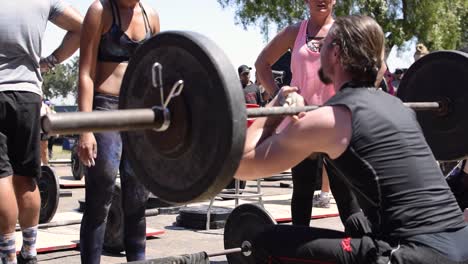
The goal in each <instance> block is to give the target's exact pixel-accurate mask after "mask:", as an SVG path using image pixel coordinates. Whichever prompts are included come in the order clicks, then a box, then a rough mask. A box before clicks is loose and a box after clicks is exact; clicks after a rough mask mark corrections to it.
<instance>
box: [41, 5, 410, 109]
mask: <svg viewBox="0 0 468 264" xmlns="http://www.w3.org/2000/svg"><path fill="white" fill-rule="evenodd" d="M65 1H66V2H68V3H70V4H71V5H73V6H74V7H75V8H76V9H77V10H78V11H79V12H80V13H81V14H82V15H83V16H84V15H85V14H86V11H87V9H88V7H89V5H90V4H91V3H92V2H93V1H92V0H65ZM144 1H145V3H147V4H149V5H150V6H151V7H153V8H154V9H155V10H156V11H157V12H158V13H159V17H160V23H161V31H165V30H189V31H195V32H198V33H201V34H203V35H205V36H207V37H208V38H210V39H211V40H213V41H214V42H215V43H216V44H218V46H220V47H221V49H222V50H223V51H224V52H225V53H226V55H227V56H228V58H229V59H230V61H231V62H232V64H233V66H234V67H235V68H237V67H238V66H239V65H241V64H246V65H249V66H253V65H254V62H255V60H256V58H257V56H258V54H259V53H260V51H261V50H262V49H263V47H264V46H265V45H266V43H265V41H264V37H263V35H262V34H261V33H260V29H259V28H257V27H254V26H252V27H249V28H247V29H244V28H243V26H242V25H240V24H236V23H235V9H234V8H227V9H223V8H221V6H220V4H219V3H218V2H217V1H216V0H144ZM64 34H65V32H64V31H63V30H61V29H59V28H57V27H56V26H55V25H53V24H52V23H49V24H48V26H47V29H46V32H45V34H44V38H43V44H42V55H43V56H47V55H49V54H50V53H51V52H53V51H54V49H56V48H57V47H58V45H59V44H60V42H61V40H62V38H63V36H64ZM411 44H412V43H411ZM414 46H415V45H409V46H408V48H407V49H406V52H403V53H402V52H397V50H396V49H392V52H391V53H390V55H389V59H388V61H387V62H388V64H389V67H390V70H391V71H394V69H395V68H405V67H408V66H409V65H410V64H411V63H412V54H413V53H414ZM75 55H78V52H77V53H76V54H75ZM252 76H253V75H252ZM58 101H62V100H61V99H59V100H58ZM68 101H70V100H66V102H68ZM57 103H59V102H57Z"/></svg>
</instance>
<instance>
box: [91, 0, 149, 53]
mask: <svg viewBox="0 0 468 264" xmlns="http://www.w3.org/2000/svg"><path fill="white" fill-rule="evenodd" d="M109 2H110V4H111V10H112V26H111V28H110V29H109V31H107V32H106V33H104V34H103V35H102V36H101V41H100V42H99V49H98V61H106V62H127V61H128V60H129V59H130V57H131V56H132V55H133V53H134V52H135V50H136V48H138V46H139V45H141V44H142V43H143V42H145V41H146V40H148V39H149V38H151V35H152V34H151V28H150V25H149V21H148V16H147V15H146V11H145V9H144V8H143V5H142V4H141V3H140V8H141V10H142V12H143V20H144V24H145V30H146V35H145V37H144V38H143V39H142V40H140V41H134V40H132V39H131V38H129V37H128V36H127V34H125V32H124V31H123V30H122V29H121V28H120V26H121V20H120V12H119V8H118V7H117V4H116V3H114V0H109ZM114 9H115V11H114ZM116 14H117V15H116ZM116 17H117V20H118V23H116V19H115V18H116Z"/></svg>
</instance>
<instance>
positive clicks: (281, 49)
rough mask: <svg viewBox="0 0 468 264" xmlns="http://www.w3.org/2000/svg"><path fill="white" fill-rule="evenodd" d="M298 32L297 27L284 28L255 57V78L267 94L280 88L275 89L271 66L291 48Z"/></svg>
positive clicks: (273, 92)
mask: <svg viewBox="0 0 468 264" xmlns="http://www.w3.org/2000/svg"><path fill="white" fill-rule="evenodd" d="M298 30H299V25H292V26H289V27H286V28H285V29H283V30H282V31H280V32H279V33H278V35H276V36H275V37H274V38H273V40H271V41H270V43H268V44H267V45H266V46H265V48H264V49H263V50H262V51H261V52H260V54H259V55H258V57H257V60H256V62H255V70H256V72H257V77H258V79H259V80H260V83H261V84H262V85H263V87H265V90H266V91H267V92H268V93H269V94H275V92H276V91H277V90H278V88H280V87H277V85H276V83H275V80H274V79H273V74H272V72H271V66H272V65H273V64H274V63H275V62H276V61H277V60H278V59H279V58H281V56H282V55H283V54H284V53H285V52H287V51H288V49H292V48H293V46H294V42H295V40H296V36H297V32H298Z"/></svg>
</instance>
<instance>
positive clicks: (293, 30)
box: [282, 22, 301, 43]
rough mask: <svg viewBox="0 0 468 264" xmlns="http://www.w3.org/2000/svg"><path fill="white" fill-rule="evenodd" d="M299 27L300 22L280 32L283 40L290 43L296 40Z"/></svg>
mask: <svg viewBox="0 0 468 264" xmlns="http://www.w3.org/2000/svg"><path fill="white" fill-rule="evenodd" d="M300 27H301V22H298V23H295V24H292V25H289V26H287V27H285V28H284V29H283V30H282V33H283V35H284V38H287V39H288V40H290V41H293V43H294V41H295V40H296V37H297V34H298V33H299V28H300Z"/></svg>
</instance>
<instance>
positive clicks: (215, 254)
mask: <svg viewBox="0 0 468 264" xmlns="http://www.w3.org/2000/svg"><path fill="white" fill-rule="evenodd" d="M241 252H242V248H240V247H238V248H231V249H225V250H223V251H220V252H213V253H207V255H208V257H210V258H211V257H217V256H224V255H227V254H233V253H241Z"/></svg>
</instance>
